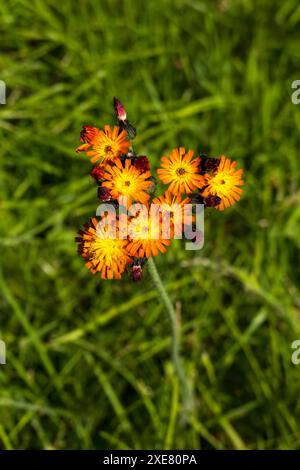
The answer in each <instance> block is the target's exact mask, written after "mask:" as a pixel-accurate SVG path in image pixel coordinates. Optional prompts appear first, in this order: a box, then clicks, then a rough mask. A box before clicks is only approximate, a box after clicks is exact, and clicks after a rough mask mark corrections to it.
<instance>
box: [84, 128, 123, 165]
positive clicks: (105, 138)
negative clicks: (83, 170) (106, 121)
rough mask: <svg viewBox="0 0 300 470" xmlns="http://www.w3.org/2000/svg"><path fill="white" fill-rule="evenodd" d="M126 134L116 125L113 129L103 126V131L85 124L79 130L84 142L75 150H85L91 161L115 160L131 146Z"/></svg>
mask: <svg viewBox="0 0 300 470" xmlns="http://www.w3.org/2000/svg"><path fill="white" fill-rule="evenodd" d="M126 136H127V134H126V131H125V130H121V129H120V128H119V127H118V126H115V127H114V128H113V129H111V128H110V126H104V131H102V130H99V129H97V128H89V127H88V126H86V127H85V128H83V131H82V132H81V141H84V142H85V143H84V144H83V145H80V146H79V147H78V148H77V149H76V152H77V153H78V152H83V151H85V152H87V155H88V156H89V157H91V162H92V163H95V162H100V163H103V162H107V161H108V160H115V159H116V158H118V157H120V156H121V155H122V154H127V152H128V150H129V148H130V146H131V142H130V141H129V140H126Z"/></svg>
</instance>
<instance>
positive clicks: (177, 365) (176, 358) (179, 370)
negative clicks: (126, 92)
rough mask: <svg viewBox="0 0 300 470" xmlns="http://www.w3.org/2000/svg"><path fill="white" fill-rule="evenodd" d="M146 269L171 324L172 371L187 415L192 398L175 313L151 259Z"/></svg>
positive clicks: (190, 407) (191, 407)
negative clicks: (177, 381)
mask: <svg viewBox="0 0 300 470" xmlns="http://www.w3.org/2000/svg"><path fill="white" fill-rule="evenodd" d="M147 265H148V269H149V273H150V275H151V277H152V280H153V283H154V285H155V287H156V289H157V292H158V294H159V299H160V300H161V302H162V304H163V305H164V307H165V310H166V312H167V313H168V317H169V320H170V323H171V330H172V361H173V365H174V370H175V373H176V375H177V376H178V379H179V381H180V384H181V389H182V400H183V407H184V414H186V413H189V412H191V411H192V409H193V396H192V393H191V390H190V387H189V384H188V381H187V378H186V375H185V371H184V368H183V365H182V360H181V357H180V325H179V322H178V321H177V318H176V312H175V309H174V307H173V304H172V302H171V300H170V297H169V295H168V293H167V291H166V289H165V286H164V284H163V282H162V280H161V277H160V275H159V273H158V271H157V268H156V265H155V262H154V260H153V257H151V258H149V260H148V263H147Z"/></svg>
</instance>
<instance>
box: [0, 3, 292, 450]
mask: <svg viewBox="0 0 300 470" xmlns="http://www.w3.org/2000/svg"><path fill="white" fill-rule="evenodd" d="M0 5H1V8H0V34H1V45H2V52H1V56H0V70H1V76H0V78H1V79H2V80H4V81H5V82H6V84H7V104H6V105H5V106H1V107H0V134H1V147H0V164H1V168H0V183H1V184H0V244H1V259H0V264H1V271H0V273H1V275H0V289H1V299H0V308H1V322H0V337H1V338H2V339H3V340H5V342H6V344H7V364H6V365H5V366H0V384H1V391H0V446H1V448H5V449H11V448H14V449H29V448H30V449H49V448H51V449H66V448H68V449H84V448H90V449H95V448H97V449H109V448H116V449H163V448H166V449H167V448H174V449H198V448H202V449H207V448H208V449H211V448H213V449H224V448H225V449H243V448H248V449H297V448H300V434H299V431H300V425H299V419H300V401H299V399H300V381H299V377H300V366H298V367H297V366H295V365H292V363H291V352H292V350H291V342H292V341H293V340H295V339H298V338H300V328H299V309H300V292H299V279H300V273H299V247H300V241H299V240H300V239H299V228H300V209H299V201H300V188H299V168H300V166H299V130H300V107H298V106H295V105H293V104H292V103H291V98H290V96H291V93H292V90H291V83H292V81H293V80H295V79H300V70H299V60H300V48H299V23H300V6H299V2H298V1H297V0H286V1H285V2H282V1H280V0H274V1H273V2H270V1H268V0H260V1H250V0H236V1H234V0H222V1H209V0H207V1H201V0H160V1H157V0H148V1H147V2H144V1H142V0H123V1H121V0H97V1H93V2H92V1H87V0H86V1H85V0H78V1H71V0H64V2H57V1H54V0H48V1H47V2H41V1H39V0H30V1H29V0H5V1H4V0H1V2H0ZM297 30H298V31H297ZM114 95H116V96H118V97H119V98H120V99H121V100H122V101H123V102H124V104H125V105H126V108H127V112H128V114H129V117H130V119H131V120H132V121H133V122H134V124H136V125H137V126H138V132H139V133H138V138H137V140H136V143H135V146H136V149H138V150H139V152H140V153H141V154H147V155H148V156H149V157H150V159H151V162H152V165H153V167H154V168H155V167H157V165H158V162H159V158H160V157H161V156H162V155H163V154H164V153H166V152H168V151H170V150H171V149H172V148H173V147H175V146H178V145H179V144H181V145H184V146H186V147H187V148H193V149H195V150H197V151H201V152H204V153H205V152H208V153H209V154H211V155H220V154H221V153H225V154H226V155H228V156H230V157H232V158H233V159H235V160H237V162H238V165H239V166H240V167H244V168H245V170H246V174H245V180H246V186H245V193H244V196H243V199H242V201H241V202H240V203H239V204H236V205H235V206H234V207H233V208H231V209H229V210H227V211H225V212H224V213H219V212H218V211H210V212H209V213H207V215H206V221H205V230H206V233H205V237H206V241H205V246H204V249H203V250H201V251H200V252H188V251H185V250H184V245H183V244H182V243H179V242H176V243H174V244H173V246H172V247H171V248H170V249H169V251H168V253H167V254H166V255H164V256H163V255H162V256H159V257H158V258H157V265H158V267H159V269H160V272H161V274H162V276H163V278H164V280H165V282H166V284H167V286H168V290H169V292H170V295H171V296H172V299H173V301H174V302H176V305H177V309H178V311H180V312H181V318H182V324H183V344H182V352H183V356H184V362H185V368H186V370H187V374H188V377H189V380H190V382H191V384H192V387H193V390H194V394H195V399H196V409H195V412H194V414H193V418H192V420H191V421H190V422H189V423H188V425H185V426H184V425H182V424H181V422H180V419H179V417H180V411H181V410H180V395H179V390H178V383H177V381H176V378H175V377H174V374H173V370H172V366H171V363H170V354H169V352H170V335H169V325H168V322H167V319H166V316H165V314H164V311H163V309H162V307H161V306H160V304H159V302H158V299H157V296H156V293H155V291H154V290H153V286H152V284H151V281H150V279H149V277H148V276H147V274H145V278H144V280H143V282H142V283H140V284H134V283H132V282H131V281H130V280H128V279H124V280H122V282H117V281H114V282H110V281H107V282H103V281H101V280H100V279H99V278H98V277H93V276H91V275H90V274H89V272H88V271H87V270H86V269H85V267H84V263H83V260H82V259H80V258H79V257H78V256H77V254H76V246H75V244H74V236H75V234H76V231H77V230H78V228H79V227H80V226H81V224H82V223H83V222H85V221H86V220H87V219H88V218H89V217H90V216H91V215H92V214H94V212H95V208H96V205H97V198H96V188H95V186H94V184H93V183H92V181H91V180H90V178H89V176H88V172H89V170H90V163H89V161H88V160H87V159H86V158H85V157H84V156H78V155H76V154H75V153H74V149H75V147H76V146H77V145H78V144H79V131H80V129H81V126H82V125H83V124H90V125H99V126H102V125H104V124H105V123H109V124H112V122H113V119H112V106H111V102H112V97H113V96H114Z"/></svg>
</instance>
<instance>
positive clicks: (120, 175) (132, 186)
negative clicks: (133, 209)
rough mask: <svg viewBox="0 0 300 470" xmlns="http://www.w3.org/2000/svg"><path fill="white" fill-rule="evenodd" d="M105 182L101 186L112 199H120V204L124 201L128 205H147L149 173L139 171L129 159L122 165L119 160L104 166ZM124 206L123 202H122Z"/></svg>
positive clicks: (149, 185)
mask: <svg viewBox="0 0 300 470" xmlns="http://www.w3.org/2000/svg"><path fill="white" fill-rule="evenodd" d="M103 169H104V178H105V181H104V182H103V183H102V186H103V187H105V188H109V189H110V193H111V195H112V197H113V199H118V198H121V201H120V203H122V201H123V200H124V201H125V200H126V198H127V202H128V203H129V204H130V203H131V202H132V201H137V202H141V203H143V204H147V201H148V199H149V197H150V196H149V194H147V192H146V191H147V190H149V188H150V187H151V186H152V184H153V183H152V181H151V180H149V178H150V177H151V173H150V171H144V172H142V171H140V170H139V169H137V168H136V167H135V166H134V164H132V162H131V160H130V158H128V159H126V160H125V163H124V165H123V164H122V161H121V160H120V158H117V159H116V160H114V162H113V163H111V162H109V163H107V164H106V165H105V166H104V168H103ZM124 205H126V204H125V202H124Z"/></svg>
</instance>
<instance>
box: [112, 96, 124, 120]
mask: <svg viewBox="0 0 300 470" xmlns="http://www.w3.org/2000/svg"><path fill="white" fill-rule="evenodd" d="M114 108H115V113H116V116H117V119H118V120H119V121H123V122H124V121H125V119H126V111H125V108H124V106H123V105H122V103H121V101H120V100H118V98H116V97H114Z"/></svg>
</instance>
